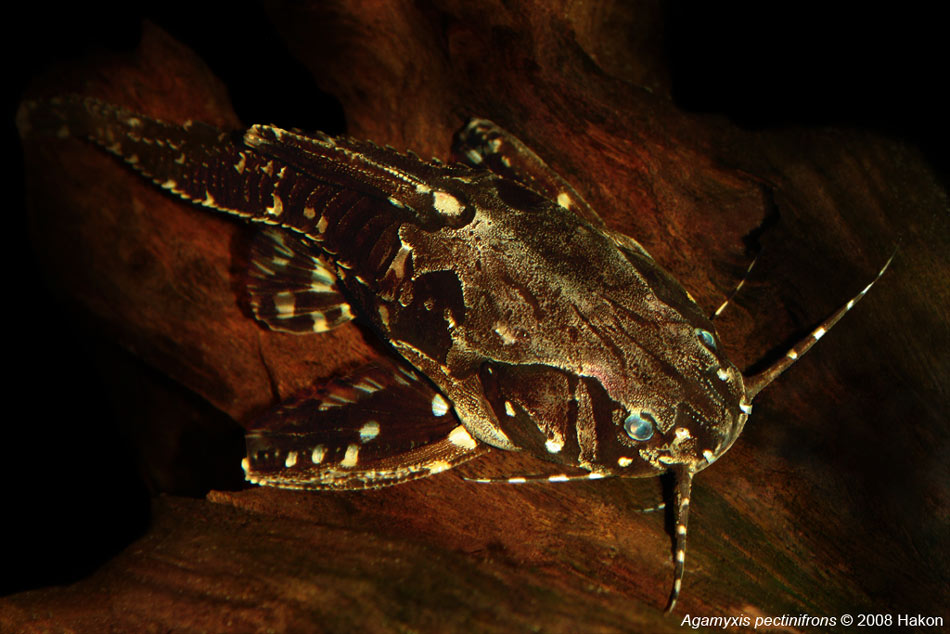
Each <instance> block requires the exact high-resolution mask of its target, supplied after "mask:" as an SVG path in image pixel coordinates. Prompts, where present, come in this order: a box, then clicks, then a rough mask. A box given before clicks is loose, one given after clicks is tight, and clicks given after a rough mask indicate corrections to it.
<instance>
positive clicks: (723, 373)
mask: <svg viewBox="0 0 950 634" xmlns="http://www.w3.org/2000/svg"><path fill="white" fill-rule="evenodd" d="M716 376H718V377H719V380H720V381H728V380H729V373H728V372H726V371H725V370H724V369H722V368H719V369H718V370H716Z"/></svg>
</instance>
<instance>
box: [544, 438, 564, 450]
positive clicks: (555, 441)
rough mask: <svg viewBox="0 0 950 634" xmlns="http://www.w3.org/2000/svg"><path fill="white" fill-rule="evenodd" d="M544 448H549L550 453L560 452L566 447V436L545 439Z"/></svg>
mask: <svg viewBox="0 0 950 634" xmlns="http://www.w3.org/2000/svg"><path fill="white" fill-rule="evenodd" d="M544 448H545V449H547V450H548V453H559V452H560V451H561V449H564V438H562V437H561V436H555V437H554V438H548V439H547V440H545V441H544Z"/></svg>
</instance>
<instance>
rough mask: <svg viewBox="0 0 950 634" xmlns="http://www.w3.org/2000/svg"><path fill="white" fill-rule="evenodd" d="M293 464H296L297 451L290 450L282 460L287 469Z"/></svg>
mask: <svg viewBox="0 0 950 634" xmlns="http://www.w3.org/2000/svg"><path fill="white" fill-rule="evenodd" d="M295 464H297V452H296V451H291V452H290V453H289V454H287V459H286V460H284V466H285V467H287V468H288V469H289V468H291V467H292V466H294V465H295Z"/></svg>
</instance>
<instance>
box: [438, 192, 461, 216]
mask: <svg viewBox="0 0 950 634" xmlns="http://www.w3.org/2000/svg"><path fill="white" fill-rule="evenodd" d="M432 201H433V202H432V206H433V207H435V210H436V211H437V212H439V213H440V214H442V215H443V216H457V215H459V214H460V213H462V203H460V202H459V200H458V198H456V197H455V196H453V195H452V194H449V193H446V192H435V194H433V196H432Z"/></svg>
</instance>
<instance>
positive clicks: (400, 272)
mask: <svg viewBox="0 0 950 634" xmlns="http://www.w3.org/2000/svg"><path fill="white" fill-rule="evenodd" d="M410 253H412V249H411V248H409V247H407V246H406V245H405V244H403V245H402V246H400V247H399V251H397V252H396V255H395V256H394V257H393V261H392V263H391V264H390V265H389V270H390V271H392V272H393V273H394V274H395V275H396V279H397V280H401V279H402V278H403V276H404V275H405V274H406V259H407V258H408V257H409V254H410Z"/></svg>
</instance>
